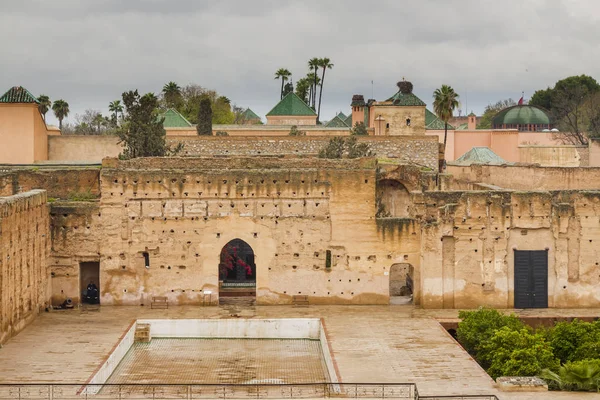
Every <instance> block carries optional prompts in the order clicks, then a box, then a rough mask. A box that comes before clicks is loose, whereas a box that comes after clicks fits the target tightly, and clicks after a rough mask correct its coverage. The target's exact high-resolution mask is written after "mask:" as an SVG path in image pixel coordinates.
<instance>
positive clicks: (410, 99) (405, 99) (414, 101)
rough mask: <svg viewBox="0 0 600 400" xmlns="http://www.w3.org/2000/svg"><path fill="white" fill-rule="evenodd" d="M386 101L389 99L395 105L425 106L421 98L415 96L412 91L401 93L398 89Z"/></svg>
mask: <svg viewBox="0 0 600 400" xmlns="http://www.w3.org/2000/svg"><path fill="white" fill-rule="evenodd" d="M386 101H391V102H393V103H394V105H395V106H400V107H402V106H404V107H408V106H425V105H426V104H425V103H423V100H421V99H420V98H418V97H417V96H415V95H414V94H413V93H402V92H401V91H398V92H397V93H396V94H395V95H393V96H392V97H390V98H389V99H387V100H386Z"/></svg>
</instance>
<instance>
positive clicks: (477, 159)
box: [452, 147, 512, 166]
mask: <svg viewBox="0 0 600 400" xmlns="http://www.w3.org/2000/svg"><path fill="white" fill-rule="evenodd" d="M452 164H453V165H464V166H469V165H472V164H488V165H504V164H512V163H509V162H508V161H505V160H504V159H503V158H502V157H500V156H499V155H497V154H496V153H494V152H493V151H492V150H490V149H489V148H487V147H473V148H472V149H471V150H469V151H467V152H466V153H465V154H463V155H462V156H460V157H459V158H458V159H457V160H456V161H453V162H452Z"/></svg>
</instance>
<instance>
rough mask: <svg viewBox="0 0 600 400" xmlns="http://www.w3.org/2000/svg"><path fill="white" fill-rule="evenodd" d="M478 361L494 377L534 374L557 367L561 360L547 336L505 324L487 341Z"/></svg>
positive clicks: (479, 352) (483, 344)
mask: <svg viewBox="0 0 600 400" xmlns="http://www.w3.org/2000/svg"><path fill="white" fill-rule="evenodd" d="M477 359H478V361H479V362H480V364H481V366H482V367H484V368H486V370H487V372H488V374H490V376H491V377H492V378H494V379H495V378H497V377H499V376H533V375H536V374H538V373H539V372H541V371H542V369H544V368H548V369H551V370H556V369H558V367H559V365H560V364H559V361H558V360H557V359H556V358H555V357H554V354H553V353H552V347H551V346H550V344H549V343H548V342H546V339H545V337H544V336H543V335H542V334H539V333H532V332H531V331H530V330H529V329H526V328H521V329H514V328H512V327H509V326H503V327H501V328H499V329H497V330H495V331H494V334H493V335H492V336H491V337H490V338H489V340H487V341H485V342H483V343H482V344H481V346H480V348H479V351H478V357H477Z"/></svg>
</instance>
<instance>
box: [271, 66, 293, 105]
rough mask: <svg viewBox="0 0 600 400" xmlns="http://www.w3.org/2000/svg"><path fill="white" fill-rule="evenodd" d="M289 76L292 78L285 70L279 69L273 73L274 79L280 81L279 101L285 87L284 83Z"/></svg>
mask: <svg viewBox="0 0 600 400" xmlns="http://www.w3.org/2000/svg"><path fill="white" fill-rule="evenodd" d="M290 76H292V73H291V72H290V71H289V70H287V69H285V68H279V69H278V70H277V71H276V72H275V79H281V92H280V96H279V100H281V99H283V86H284V85H285V82H286V81H287V80H288V79H289V78H290Z"/></svg>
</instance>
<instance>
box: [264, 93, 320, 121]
mask: <svg viewBox="0 0 600 400" xmlns="http://www.w3.org/2000/svg"><path fill="white" fill-rule="evenodd" d="M276 115H277V116H278V115H282V116H287V115H293V116H295V117H300V116H311V117H312V116H317V113H316V112H314V110H313V109H312V108H310V107H309V106H307V105H306V103H305V102H304V101H302V99H301V98H300V97H298V96H297V95H296V93H294V92H290V93H288V94H287V95H286V96H285V97H284V98H283V99H282V100H281V101H280V102H279V103H277V105H276V106H275V107H273V109H272V110H271V111H269V112H268V113H267V116H276Z"/></svg>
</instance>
